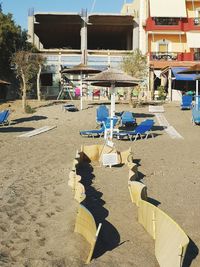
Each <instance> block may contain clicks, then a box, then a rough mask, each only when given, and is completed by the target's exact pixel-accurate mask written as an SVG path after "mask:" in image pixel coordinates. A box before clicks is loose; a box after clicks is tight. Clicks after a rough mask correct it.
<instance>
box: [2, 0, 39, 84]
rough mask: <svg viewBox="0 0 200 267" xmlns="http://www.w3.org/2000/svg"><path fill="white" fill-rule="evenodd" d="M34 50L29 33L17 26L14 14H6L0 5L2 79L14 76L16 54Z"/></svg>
mask: <svg viewBox="0 0 200 267" xmlns="http://www.w3.org/2000/svg"><path fill="white" fill-rule="evenodd" d="M33 49H34V47H33V45H32V44H30V43H28V42H27V31H26V30H22V29H21V27H20V26H19V25H16V24H15V22H14V20H13V17H12V14H10V13H8V14H7V15H6V14H4V13H3V10H2V4H0V78H2V79H9V78H10V77H11V76H12V74H13V71H12V68H11V59H12V55H13V54H14V53H15V52H17V51H18V50H26V51H28V50H30V51H33Z"/></svg>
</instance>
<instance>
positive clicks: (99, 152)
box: [80, 145, 132, 164]
mask: <svg viewBox="0 0 200 267" xmlns="http://www.w3.org/2000/svg"><path fill="white" fill-rule="evenodd" d="M105 153H106V154H109V153H117V155H118V164H126V163H127V162H130V161H131V160H132V152H131V148H129V149H128V150H126V151H122V152H119V151H117V150H116V148H114V147H109V146H106V145H90V146H81V152H80V158H81V159H82V160H88V161H89V162H97V161H98V162H102V156H103V154H105Z"/></svg>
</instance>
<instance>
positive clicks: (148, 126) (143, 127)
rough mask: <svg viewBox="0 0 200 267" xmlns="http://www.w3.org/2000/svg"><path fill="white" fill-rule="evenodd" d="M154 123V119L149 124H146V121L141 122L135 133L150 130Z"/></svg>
mask: <svg viewBox="0 0 200 267" xmlns="http://www.w3.org/2000/svg"><path fill="white" fill-rule="evenodd" d="M153 125H154V121H153V120H152V122H151V123H150V122H149V124H144V123H140V124H139V125H138V126H137V127H136V128H135V130H134V132H135V133H138V134H143V133H146V132H148V131H150V130H151V128H152V127H153Z"/></svg>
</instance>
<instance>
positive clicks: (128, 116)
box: [121, 111, 136, 126]
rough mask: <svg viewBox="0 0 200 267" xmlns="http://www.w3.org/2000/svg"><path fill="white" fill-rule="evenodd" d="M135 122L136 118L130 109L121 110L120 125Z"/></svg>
mask: <svg viewBox="0 0 200 267" xmlns="http://www.w3.org/2000/svg"><path fill="white" fill-rule="evenodd" d="M134 124H136V119H135V118H134V117H133V114H132V113H131V112H130V111H125V112H123V114H122V116H121V125H125V126H130V125H134Z"/></svg>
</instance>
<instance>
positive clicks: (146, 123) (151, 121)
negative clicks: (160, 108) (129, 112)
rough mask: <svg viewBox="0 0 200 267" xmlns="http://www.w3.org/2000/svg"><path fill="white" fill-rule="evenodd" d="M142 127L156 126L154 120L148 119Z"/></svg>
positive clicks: (142, 123) (143, 122)
mask: <svg viewBox="0 0 200 267" xmlns="http://www.w3.org/2000/svg"><path fill="white" fill-rule="evenodd" d="M140 125H152V126H153V125H154V120H152V119H147V120H144V121H142V122H141V123H140Z"/></svg>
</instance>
